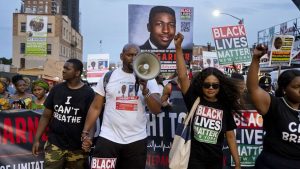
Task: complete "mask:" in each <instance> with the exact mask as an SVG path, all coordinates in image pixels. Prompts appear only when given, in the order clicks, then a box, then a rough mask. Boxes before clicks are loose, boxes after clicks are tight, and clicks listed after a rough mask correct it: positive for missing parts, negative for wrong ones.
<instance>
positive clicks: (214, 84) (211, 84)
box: [202, 83, 220, 89]
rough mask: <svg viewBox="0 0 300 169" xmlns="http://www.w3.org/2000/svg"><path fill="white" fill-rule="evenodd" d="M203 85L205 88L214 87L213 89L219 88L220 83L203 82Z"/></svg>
mask: <svg viewBox="0 0 300 169" xmlns="http://www.w3.org/2000/svg"><path fill="white" fill-rule="evenodd" d="M202 87H203V88H205V89H209V88H211V87H212V88H213V89H219V87H220V84H219V83H203V84H202Z"/></svg>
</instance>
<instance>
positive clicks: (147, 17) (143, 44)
mask: <svg viewBox="0 0 300 169" xmlns="http://www.w3.org/2000/svg"><path fill="white" fill-rule="evenodd" d="M193 18H194V9H193V7H174V6H152V5H133V4H132V5H129V6H128V23H129V29H128V30H129V42H130V43H135V44H137V45H139V46H140V48H141V51H142V52H153V53H155V54H156V56H157V57H158V59H159V60H160V61H161V72H175V70H176V55H175V45H174V40H173V39H174V36H175V34H176V33H177V32H181V33H182V34H183V35H184V41H183V43H182V47H183V52H184V58H185V60H186V62H187V63H189V62H190V61H191V59H192V49H193Z"/></svg>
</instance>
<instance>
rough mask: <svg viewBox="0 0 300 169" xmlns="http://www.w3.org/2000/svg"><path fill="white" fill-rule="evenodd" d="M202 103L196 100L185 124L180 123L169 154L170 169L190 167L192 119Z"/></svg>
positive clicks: (186, 117)
mask: <svg viewBox="0 0 300 169" xmlns="http://www.w3.org/2000/svg"><path fill="white" fill-rule="evenodd" d="M199 103H200V97H198V98H197V99H196V101H195V102H194V104H193V107H192V109H191V110H190V113H189V114H188V115H186V116H185V118H184V121H183V123H178V124H177V128H176V133H175V136H174V140H173V143H172V147H171V150H170V153H169V168H170V169H186V168H187V167H188V163H189V158H190V151H191V128H192V127H191V124H192V123H191V122H190V121H191V119H192V118H193V116H194V113H195V110H196V107H197V106H198V104H199Z"/></svg>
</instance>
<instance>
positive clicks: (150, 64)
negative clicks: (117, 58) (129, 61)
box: [133, 52, 160, 80]
mask: <svg viewBox="0 0 300 169" xmlns="http://www.w3.org/2000/svg"><path fill="white" fill-rule="evenodd" d="M133 71H134V73H135V74H136V76H137V77H138V78H140V79H143V80H150V79H154V78H155V77H156V76H157V75H158V74H159V73H160V61H159V60H158V59H157V57H156V56H155V54H154V53H151V52H141V53H139V54H137V55H136V56H135V57H134V59H133Z"/></svg>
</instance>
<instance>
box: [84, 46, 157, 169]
mask: <svg viewBox="0 0 300 169" xmlns="http://www.w3.org/2000/svg"><path fill="white" fill-rule="evenodd" d="M146 55H147V56H149V57H150V59H149V57H145V56H146ZM120 58H121V60H122V62H123V67H121V68H118V69H116V70H115V71H113V73H112V74H111V77H110V79H109V81H108V83H107V85H106V88H105V89H104V87H103V77H104V76H103V77H102V78H100V80H99V82H98V84H97V87H96V88H95V92H96V96H95V98H94V100H93V102H92V104H91V106H90V109H89V111H88V114H87V118H86V121H85V125H84V129H83V131H82V142H83V143H82V148H83V149H84V150H85V151H89V149H90V146H91V144H92V142H91V138H90V137H89V134H91V133H90V130H91V128H92V127H93V125H94V124H95V122H96V119H97V118H98V117H99V115H100V113H101V109H102V107H103V106H105V107H104V111H103V122H102V126H101V132H100V134H99V138H98V140H97V142H96V143H95V150H94V152H93V154H92V160H91V168H101V167H103V166H102V164H105V165H109V166H106V167H107V168H118V169H123V168H124V169H127V168H130V169H141V168H145V164H146V156H147V133H146V123H147V118H146V106H147V108H148V109H149V110H150V112H152V113H155V114H158V113H160V112H161V110H160V107H161V103H160V94H159V93H160V91H159V87H158V85H157V83H156V81H155V79H153V78H155V76H156V73H157V71H158V72H159V70H156V69H153V68H155V67H156V68H160V65H157V62H156V61H155V59H156V57H155V56H154V58H155V59H153V57H151V54H149V53H146V54H145V53H140V48H139V47H138V46H137V45H134V44H127V45H125V46H124V48H123V50H122V53H121V54H120ZM158 64H159V62H158ZM136 68H138V69H136ZM153 76H154V77H153ZM133 90H134V93H135V94H134V95H132V93H133ZM104 100H106V101H105V105H104V104H103V103H104ZM106 167H103V168H106Z"/></svg>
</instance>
